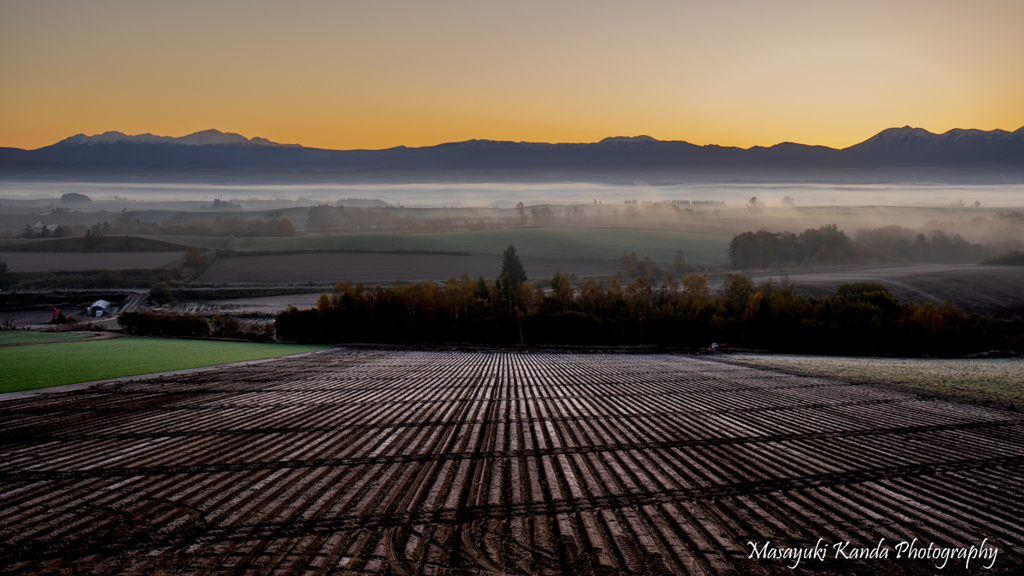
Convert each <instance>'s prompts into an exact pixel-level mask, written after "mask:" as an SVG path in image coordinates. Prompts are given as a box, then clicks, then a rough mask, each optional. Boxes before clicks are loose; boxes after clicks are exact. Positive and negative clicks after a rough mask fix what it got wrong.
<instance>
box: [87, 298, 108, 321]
mask: <svg viewBox="0 0 1024 576" xmlns="http://www.w3.org/2000/svg"><path fill="white" fill-rule="evenodd" d="M109 313H110V302H107V301H106V300H97V301H95V302H93V303H92V306H89V307H88V308H86V309H85V315H86V316H89V317H92V318H99V317H100V316H106V315H107V314H109Z"/></svg>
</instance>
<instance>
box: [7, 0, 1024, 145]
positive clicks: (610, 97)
mask: <svg viewBox="0 0 1024 576" xmlns="http://www.w3.org/2000/svg"><path fill="white" fill-rule="evenodd" d="M1021 23H1024V1H1021V0H971V1H960V0H956V1H953V0H927V1H917V0H914V1H900V0H886V1H874V0H856V1H845V0H815V1H805V0H773V1H769V0H720V1H715V2H711V1H707V2H693V1H683V0H674V1H673V0H634V1H631V2H625V1H619V2H607V1H601V0H589V1H574V0H543V1H534V0H516V1H497V0H471V1H456V0H452V1H446V0H433V1H429V2H427V1H423V0H418V1H394V0H375V1H365V2H364V1H356V0H350V1H326V0H319V1H317V0H305V1H304V0H291V1H289V2H267V1H260V0H244V1H241V0H204V1H201V2H198V1H191V0H181V1H157V0H119V1H115V0H90V1H88V2H82V1H81V0H0V146H10V147H18V148H30V149H31V148H38V147H41V146H46V145H49V144H53V143H55V142H57V141H59V140H61V139H63V138H66V137H69V136H72V135H74V134H78V133H84V134H89V135H91V134H96V133H101V132H105V131H108V130H118V131H121V132H125V133H128V134H141V133H153V134H158V135H165V136H183V135H186V134H189V133H192V132H196V131H199V130H204V129H209V128H215V129H218V130H222V131H225V132H237V133H239V134H242V135H244V136H247V137H253V136H261V137H264V138H268V139H270V140H273V141H276V142H282V143H299V144H302V145H305V146H313V147H320V148H334V149H355V148H367V149H376V148H387V147H392V146H400V145H405V146H428V145H433V144H439V143H443V142H452V141H461V140H468V139H472V138H480V139H491V140H513V141H532V142H594V141H598V140H600V139H602V138H604V137H607V136H635V135H640V134H646V135H649V136H653V137H655V138H658V139H661V140H685V141H688V142H692V143H694V144H719V145H726V146H741V147H749V146H754V145H763V146H770V145H773V144H776V143H779V142H787V141H788V142H800V143H804V144H822V145H826V146H832V147H837V148H842V147H846V146H851V145H853V144H855V143H857V142H860V141H863V140H865V139H867V138H869V137H870V136H872V135H874V134H876V133H877V132H879V131H881V130H883V129H885V128H889V127H894V126H904V125H911V126H915V127H921V128H925V129H927V130H930V131H932V132H937V133H941V132H945V131H946V130H949V129H952V128H978V129H984V130H991V129H995V128H1001V129H1004V130H1015V129H1017V128H1020V127H1022V126H1024V74H1022V73H1021V69H1022V63H1024V34H1021V33H1020V24H1021Z"/></svg>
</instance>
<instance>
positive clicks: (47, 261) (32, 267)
mask: <svg viewBox="0 0 1024 576" xmlns="http://www.w3.org/2000/svg"><path fill="white" fill-rule="evenodd" d="M184 257H185V253H184V252H86V253H81V252H0V260H3V261H4V262H7V266H8V267H9V268H10V271H11V272H55V271H58V270H69V271H73V270H103V269H104V268H106V269H108V270H129V269H135V268H160V267H163V266H170V265H171V264H173V263H174V262H177V261H179V260H182V259H183V258H184Z"/></svg>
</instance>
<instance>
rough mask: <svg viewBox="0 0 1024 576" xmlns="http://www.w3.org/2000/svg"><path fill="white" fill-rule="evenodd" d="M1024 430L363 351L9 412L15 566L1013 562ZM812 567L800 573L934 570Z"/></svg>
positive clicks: (674, 374) (583, 360)
mask: <svg viewBox="0 0 1024 576" xmlns="http://www.w3.org/2000/svg"><path fill="white" fill-rule="evenodd" d="M1022 477H1024V416H1022V415H1020V414H1015V413H1010V412H1004V411H1000V410H996V409H989V408H982V407H977V406H971V405H964V404H953V403H948V402H944V401H941V400H936V399H929V398H921V397H918V396H916V395H914V394H911V393H906V392H899V391H893V390H889V389H885V388H881V387H875V386H871V385H851V384H848V383H844V382H840V381H835V380H828V379H821V378H810V377H801V376H794V375H787V374H782V373H779V372H773V371H767V370H759V369H754V368H748V367H742V366H734V365H726V364H721V363H718V362H715V361H712V360H707V359H702V358H697V357H680V356H670V355H646V356H645V355H602V354H588V355H576V354H546V353H534V354H519V353H510V352H478V353H472V352H438V351H433V352H432V351H347V350H338V351H335V352H329V353H323V354H317V355H311V356H305V357H301V358H289V359H281V360H277V361H273V362H265V363H261V364H258V365H253V366H235V367H230V368H223V369H220V370H213V371H206V372H201V373H193V374H186V375H176V376H168V377H165V378H162V379H154V380H150V381H146V382H137V383H127V384H121V385H105V386H102V387H99V388H95V389H91V390H86V391H81V392H75V393H67V394H61V395H53V396H37V397H33V398H28V399H18V400H8V401H5V402H0V571H2V572H4V573H9V574H59V573H63V574H73V573H77V574H86V573H90V574H91V573H97V574H157V573H175V574H214V573H215V574H228V573H232V574H234V573H239V574H241V573H245V574H271V573H274V574H277V573H281V574H300V573H303V574H305V573H310V574H312V573H345V574H549V575H554V574H673V573H674V574H791V573H793V572H792V571H790V570H789V569H788V568H787V566H788V565H789V562H784V561H782V560H767V559H761V560H756V559H752V558H750V552H751V549H750V545H749V544H748V542H756V543H759V544H761V543H764V542H765V541H770V542H771V543H772V545H773V546H779V547H787V546H798V547H805V546H806V547H810V546H813V545H814V543H815V542H817V541H818V539H819V538H822V539H824V542H825V543H826V545H827V544H830V543H834V542H850V543H851V546H852V547H858V548H860V547H865V548H872V549H873V548H875V546H876V545H877V544H878V543H879V541H880V540H881V539H883V538H884V539H885V541H884V546H885V547H887V548H889V549H891V547H892V546H894V545H896V544H897V543H898V542H900V541H904V540H907V541H909V540H912V539H914V538H917V539H918V545H920V546H923V547H925V548H927V546H928V545H929V544H930V543H934V544H935V545H936V546H941V547H951V546H956V547H969V546H971V545H978V544H979V543H980V542H981V541H982V539H984V538H987V539H988V545H989V546H995V547H996V548H998V549H999V555H998V557H997V558H996V562H995V565H994V568H993V569H992V570H984V569H983V568H982V566H984V565H985V564H987V562H986V563H985V564H981V563H980V562H978V561H974V562H972V564H971V566H970V570H969V571H967V570H964V562H963V560H951V561H950V563H949V565H948V566H947V567H946V568H945V569H944V570H942V571H941V573H943V574H946V573H948V574H962V573H967V572H970V573H986V574H988V573H994V574H1010V573H1017V574H1019V573H1021V572H1020V571H1021V570H1024V526H1022V523H1021V518H1024V481H1022V479H1021V478H1022ZM934 565H935V564H934V563H933V562H932V561H930V560H912V559H908V558H906V557H905V556H904V557H903V558H902V559H897V558H896V557H895V553H894V552H890V556H889V558H887V559H874V560H868V559H864V560H855V559H838V560H837V559H835V558H834V557H833V556H832V554H831V548H829V559H828V560H827V561H818V560H806V561H804V562H803V563H802V564H801V565H800V567H799V568H798V570H797V573H801V574H932V573H935V572H937V570H936V569H935V568H934Z"/></svg>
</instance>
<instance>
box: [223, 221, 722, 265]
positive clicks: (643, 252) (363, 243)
mask: <svg viewBox="0 0 1024 576" xmlns="http://www.w3.org/2000/svg"><path fill="white" fill-rule="evenodd" d="M730 240H732V236H727V235H720V234H698V233H694V232H674V231H667V230H639V229H632V228H509V229H505V230H480V231H476V232H450V233H445V234H358V235H350V236H296V237H284V238H236V239H235V241H234V242H233V243H232V245H231V248H233V249H235V250H255V251H264V250H324V249H349V250H436V251H446V252H470V253H473V254H487V255H500V254H501V252H502V251H503V250H504V249H505V248H506V247H507V246H508V245H509V244H515V246H516V252H517V253H518V254H519V256H520V257H521V258H545V259H549V260H596V261H612V262H615V261H618V260H619V259H620V258H622V255H623V254H629V253H631V252H636V254H637V256H639V257H640V258H643V257H644V256H649V257H650V258H651V259H652V260H654V261H655V262H659V263H671V262H672V260H673V258H675V255H676V250H682V251H683V252H684V253H685V255H686V261H687V262H689V263H691V264H705V265H709V266H719V265H725V264H726V263H727V262H728V260H729V258H728V252H727V250H728V247H729V241H730Z"/></svg>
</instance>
